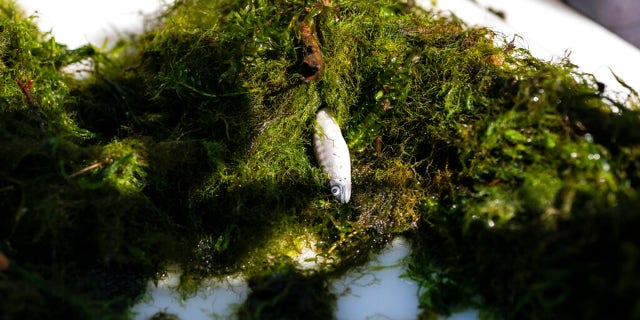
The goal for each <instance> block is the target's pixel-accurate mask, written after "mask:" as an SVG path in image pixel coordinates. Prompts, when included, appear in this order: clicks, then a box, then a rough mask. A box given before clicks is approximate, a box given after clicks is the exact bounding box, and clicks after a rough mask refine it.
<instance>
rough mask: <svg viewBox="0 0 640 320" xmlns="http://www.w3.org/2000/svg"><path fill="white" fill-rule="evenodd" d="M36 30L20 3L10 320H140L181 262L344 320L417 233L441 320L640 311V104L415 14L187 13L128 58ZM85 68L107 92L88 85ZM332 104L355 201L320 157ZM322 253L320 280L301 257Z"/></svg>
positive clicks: (15, 41) (305, 8) (446, 20)
mask: <svg viewBox="0 0 640 320" xmlns="http://www.w3.org/2000/svg"><path fill="white" fill-rule="evenodd" d="M31 20H32V18H30V17H25V16H24V15H22V13H21V12H20V11H19V10H18V9H17V8H16V7H15V5H14V4H12V3H10V2H9V3H3V4H2V15H1V16H0V56H1V57H2V64H1V65H0V71H1V72H2V79H1V80H2V81H1V82H0V92H2V98H1V100H0V110H1V111H2V113H3V116H2V117H1V118H0V138H1V140H0V151H2V157H1V158H0V164H1V168H0V177H1V178H2V179H1V180H0V183H1V185H0V204H1V205H2V208H3V213H2V216H0V218H1V219H2V224H1V225H0V232H1V233H0V235H1V236H2V238H1V242H0V252H2V254H3V255H5V256H7V257H9V258H10V259H11V260H10V266H9V267H8V268H7V269H6V270H4V271H0V297H1V299H0V305H1V306H2V310H6V312H5V314H6V315H7V317H9V318H18V317H23V318H34V317H35V318H38V317H42V315H44V314H46V315H47V316H50V317H53V316H56V314H58V313H59V314H60V315H66V316H68V315H69V314H72V315H77V316H78V317H79V318H126V317H127V313H126V310H127V308H128V307H129V306H130V305H131V304H132V303H133V301H135V299H136V297H137V296H138V295H139V294H140V292H141V291H142V290H143V289H144V282H145V281H146V280H148V279H153V278H155V277H157V276H158V275H159V274H161V273H162V272H163V271H164V269H165V268H166V266H167V265H169V264H178V265H179V266H181V269H182V270H183V271H184V272H183V276H182V282H181V286H182V289H183V290H184V292H191V291H192V290H193V288H194V287H196V286H198V285H199V284H200V283H201V280H203V279H204V277H206V276H210V275H226V274H232V273H236V272H243V273H244V274H245V275H246V276H247V277H248V278H249V279H251V281H250V282H251V286H252V290H253V291H252V293H251V295H250V297H249V300H248V301H247V303H246V304H245V305H243V306H242V307H241V308H240V309H239V311H238V315H239V316H240V317H242V318H257V317H259V318H264V317H280V316H282V317H287V316H288V315H299V314H302V313H304V312H305V311H306V310H309V309H310V308H313V309H314V310H316V311H317V314H318V315H319V316H322V318H326V317H329V318H330V317H331V314H332V311H331V309H332V308H333V306H334V303H335V297H334V296H332V295H331V294H329V293H328V291H327V290H326V287H327V285H326V281H327V280H329V279H331V278H332V277H335V276H337V275H340V274H342V273H343V272H344V271H345V270H346V269H348V268H349V267H351V266H353V265H355V264H360V263H362V262H363V261H366V260H367V259H368V258H369V255H370V253H371V252H373V251H377V250H378V249H380V248H382V247H384V245H385V244H386V243H387V242H388V241H389V239H391V238H393V237H394V236H397V235H404V236H406V237H408V238H409V239H411V240H412V242H413V243H414V246H415V251H414V253H413V257H412V262H411V268H410V271H409V275H410V276H411V277H413V278H414V279H416V280H418V281H419V282H420V283H421V285H422V287H423V291H422V294H421V303H422V308H423V310H424V313H423V315H422V316H423V317H425V318H428V317H430V316H435V315H438V314H447V313H449V312H451V311H452V310H455V309H456V308H462V307H467V306H476V307H479V308H481V310H482V315H484V316H487V317H500V318H503V317H506V318H561V317H567V316H570V315H571V316H576V315H578V316H580V317H602V316H604V315H611V313H612V312H615V313H617V315H619V316H620V317H623V318H633V317H638V316H639V313H638V308H639V307H638V306H639V305H640V302H639V301H638V298H637V297H638V296H640V294H639V293H640V287H639V284H638V281H637V279H638V278H639V277H638V268H637V266H638V263H639V260H640V254H639V252H640V250H639V249H638V244H637V242H635V241H634V239H635V238H634V237H632V235H633V231H634V229H635V226H637V225H638V222H639V221H638V213H637V212H640V211H639V210H638V206H639V199H640V198H639V197H638V184H639V182H640V171H639V169H638V168H639V167H640V165H638V163H639V156H640V152H639V150H640V149H639V147H640V139H639V138H640V137H638V133H637V130H635V128H637V127H638V125H639V124H640V123H639V122H640V118H639V114H638V111H637V108H638V106H639V104H640V99H639V98H638V95H637V93H636V92H635V91H633V90H629V92H628V93H627V95H626V100H620V99H614V98H611V97H607V96H603V95H602V92H601V90H600V91H599V89H600V84H599V83H598V82H596V79H594V78H593V77H592V76H590V75H586V74H582V73H580V72H579V70H577V69H576V68H575V66H573V65H572V64H571V63H570V62H569V61H567V60H565V61H562V62H560V63H549V62H543V61H539V60H537V59H535V58H533V57H531V55H530V54H529V53H528V52H527V51H526V50H525V49H522V48H516V47H515V46H514V45H513V44H512V43H508V42H507V41H504V40H503V39H502V37H501V36H500V35H497V34H495V33H494V32H492V31H491V30H488V29H484V28H468V27H467V26H465V25H464V23H463V22H461V21H459V20H458V19H456V18H455V17H443V16H442V15H438V14H436V13H435V12H428V11H424V10H420V9H418V8H414V7H411V6H409V5H407V4H404V3H400V2H395V1H384V0H379V1H355V0H353V1H346V0H345V1H333V2H332V1H322V2H316V1H311V0H309V1H304V0H296V1H284V0H282V1H280V0H272V1H266V0H265V1H231V0H228V1H227V0H217V1H213V0H210V1H205V0H201V1H196V0H188V1H180V2H177V3H176V4H175V5H173V6H171V7H170V8H168V9H167V10H166V11H165V12H162V13H161V14H160V16H159V17H158V19H157V24H155V25H153V26H151V27H150V29H149V30H147V31H146V32H145V33H143V34H142V35H140V36H135V37H132V38H131V39H127V40H126V41H125V40H123V41H121V42H120V44H119V45H118V46H116V47H115V48H114V49H112V50H109V51H104V50H100V49H97V48H94V47H91V46H86V47H83V48H79V49H73V50H72V49H69V48H67V47H66V46H64V45H63V44H59V43H57V42H56V41H55V39H53V38H52V37H51V36H50V35H48V34H42V33H40V32H39V31H38V30H36V29H35V28H34V27H33V25H32V21H31ZM301 25H302V26H304V28H301V27H300V26H301ZM307 28H308V29H307ZM301 30H303V31H301ZM310 37H311V38H310ZM315 42H317V44H318V47H317V48H316V46H315V44H313V43H315ZM310 44H313V45H311V46H312V47H313V50H312V51H313V59H314V61H315V62H313V64H314V66H321V69H318V68H316V70H315V71H320V72H316V73H313V74H309V70H308V67H309V63H310V62H309V61H310V59H309V52H307V51H305V48H306V47H308V46H310ZM318 49H319V50H320V52H318ZM319 57H321V58H322V61H321V63H320V64H319V63H318V61H317V59H318V58H319ZM81 60H84V61H91V66H92V68H91V70H90V72H89V73H88V75H87V77H85V78H82V79H76V78H74V77H72V76H71V75H70V74H68V73H67V72H65V70H67V69H64V67H66V66H68V65H69V64H71V63H73V62H75V61H81ZM31 80H32V81H31ZM322 106H327V107H329V108H330V109H331V110H332V111H333V113H334V114H335V115H336V116H337V118H338V120H339V122H340V124H341V126H342V129H343V132H344V134H345V136H346V139H347V141H348V144H349V146H350V149H351V151H352V159H353V164H352V167H353V183H354V186H353V195H352V201H351V203H350V204H349V205H340V204H338V203H336V202H335V201H333V200H332V199H331V197H330V195H329V194H328V192H327V190H326V187H325V183H326V182H325V177H323V175H322V173H321V171H320V169H319V168H318V167H317V165H316V164H315V161H314V160H313V152H312V150H311V143H310V140H311V134H312V133H311V122H312V121H313V118H314V116H315V113H316V111H317V110H318V109H319V108H320V107H322ZM309 248H312V249H314V250H315V251H316V252H317V254H316V256H315V257H314V258H312V259H311V260H315V261H313V262H315V263H316V265H317V268H318V270H316V271H302V269H303V264H304V263H300V262H295V261H296V259H297V258H298V256H299V255H300V254H301V253H302V252H303V251H305V250H308V249H309ZM265 270H267V271H265ZM272 293H274V294H272ZM275 293H277V294H275ZM280 293H281V294H280ZM294 295H295V296H297V298H299V299H293V297H294ZM265 297H266V298H267V299H265ZM31 300H35V301H37V303H35V304H33V303H32V304H29V308H27V307H26V304H25V303H24V302H25V301H31ZM53 306H55V307H53ZM284 306H287V308H285V307H284ZM288 307H291V308H288ZM612 310H614V311H612ZM283 312H287V313H286V314H285V313H283Z"/></svg>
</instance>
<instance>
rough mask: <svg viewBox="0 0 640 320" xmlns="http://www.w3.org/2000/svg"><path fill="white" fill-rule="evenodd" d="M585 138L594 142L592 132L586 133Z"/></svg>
mask: <svg viewBox="0 0 640 320" xmlns="http://www.w3.org/2000/svg"><path fill="white" fill-rule="evenodd" d="M584 140H586V141H587V142H589V143H593V136H592V135H591V133H585V135H584Z"/></svg>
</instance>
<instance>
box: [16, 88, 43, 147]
mask: <svg viewBox="0 0 640 320" xmlns="http://www.w3.org/2000/svg"><path fill="white" fill-rule="evenodd" d="M16 83H17V84H18V86H19V87H20V89H22V93H24V95H25V97H27V104H28V105H29V107H30V108H31V109H32V110H33V112H34V113H35V115H36V119H37V120H38V126H39V127H40V136H41V137H42V138H44V137H45V136H46V131H45V129H44V120H42V114H41V113H40V109H39V108H38V105H37V104H36V102H35V100H33V95H32V94H31V87H32V86H33V79H27V83H23V82H22V81H20V79H19V78H18V77H16Z"/></svg>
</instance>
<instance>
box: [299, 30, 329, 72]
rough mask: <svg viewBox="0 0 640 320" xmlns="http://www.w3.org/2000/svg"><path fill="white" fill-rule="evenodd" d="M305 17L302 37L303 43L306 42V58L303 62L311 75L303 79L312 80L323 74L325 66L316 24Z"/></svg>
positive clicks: (301, 31) (301, 32)
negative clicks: (313, 24)
mask: <svg viewBox="0 0 640 320" xmlns="http://www.w3.org/2000/svg"><path fill="white" fill-rule="evenodd" d="M311 24H312V23H311V22H310V21H309V20H307V19H305V20H303V21H302V23H300V37H301V38H302V43H304V59H303V60H302V63H303V64H304V65H306V67H307V68H308V69H309V70H308V72H305V73H309V75H307V76H304V75H303V76H302V78H301V79H302V81H304V82H307V83H308V82H311V81H313V80H316V79H318V78H319V77H320V76H321V75H322V70H323V68H324V66H323V62H322V51H320V44H318V36H317V34H316V30H315V26H312V25H311Z"/></svg>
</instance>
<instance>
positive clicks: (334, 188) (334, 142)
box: [313, 108, 351, 203]
mask: <svg viewBox="0 0 640 320" xmlns="http://www.w3.org/2000/svg"><path fill="white" fill-rule="evenodd" d="M313 129H314V130H313V151H314V152H315V154H316V159H317V160H318V164H320V166H321V167H322V171H323V172H324V173H325V174H326V175H327V176H328V177H329V187H330V188H331V194H332V195H333V196H334V197H335V198H336V199H337V200H338V201H340V202H341V203H347V202H349V199H350V198H351V158H350V156H349V147H347V143H346V142H345V141H344V138H343V137H342V132H341V131H340V127H339V126H338V123H337V122H336V119H335V118H334V117H333V115H331V113H330V112H329V110H327V109H326V108H322V109H320V110H319V111H318V114H317V115H316V122H315V124H314V127H313Z"/></svg>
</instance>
